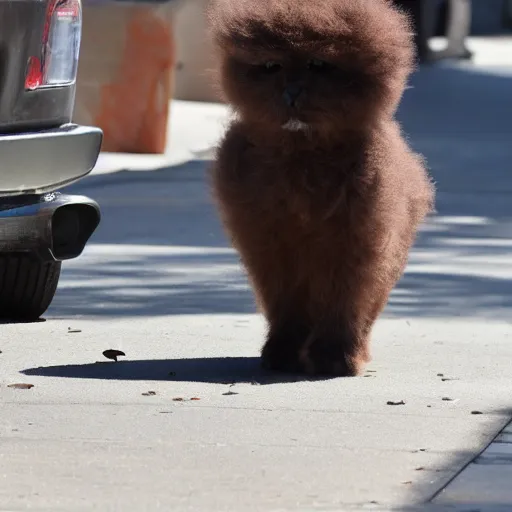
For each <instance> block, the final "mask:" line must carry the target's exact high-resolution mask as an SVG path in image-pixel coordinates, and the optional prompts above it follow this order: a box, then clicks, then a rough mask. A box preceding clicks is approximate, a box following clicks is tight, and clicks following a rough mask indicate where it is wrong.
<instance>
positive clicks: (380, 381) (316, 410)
mask: <svg viewBox="0 0 512 512" xmlns="http://www.w3.org/2000/svg"><path fill="white" fill-rule="evenodd" d="M493 58H494V59H495V60H494V61H493V62H490V61H487V62H483V63H480V64H479V65H478V66H469V67H468V66H467V65H448V64H446V65H442V66H434V67H429V68H424V69H423V70H422V71H421V72H420V73H419V74H418V75H416V76H414V77H413V79H412V81H411V85H412V88H411V89H409V90H408V92H407V93H406V96H405V98H404V102H403V105H402V108H401V110H400V113H399V117H400V119H401V120H402V121H403V123H404V128H405V131H406V132H407V134H408V135H409V137H410V140H411V144H413V146H414V147H415V148H417V149H418V151H421V152H423V153H424V154H425V156H426V157H427V159H428V162H429V165H430V167H431V168H432V173H433V175H434V177H435V179H436V182H437V186H438V202H437V210H438V212H437V214H436V215H435V216H434V217H432V218H431V219H430V220H429V222H428V223H427V224H426V226H425V227H424V229H423V230H422V232H421V234H420V237H419V240H418V243H417V245H416V247H415V250H414V252H413V254H412V255H411V260H410V265H409V267H408V269H407V273H406V275H405V276H404V278H403V280H402V281H401V283H400V285H399V286H398V288H397V289H396V291H395V292H394V294H393V296H392V298H391V300H390V303H389V305H388V308H387V310H386V312H385V315H384V317H383V318H382V319H381V320H380V321H379V323H378V325H377V328H376V331H375V334H374V350H373V356H374V359H373V362H372V363H371V364H370V365H369V367H368V372H367V373H366V374H365V375H364V376H362V377H360V378H355V379H335V380H327V381H317V382H295V381H287V380H286V379H284V378H283V377H279V376H275V375H268V374H265V373H263V372H262V371H261V370H260V368H259V364H258V355H259V349H260V346H261V342H262V340H263V336H264V330H265V326H264V323H263V321H262V320H261V318H260V317H259V316H258V315H256V314H255V309H254V305H253V300H252V297H251V293H250V290H249V288H248V285H247V281H246V279H245V276H244V274H243V272H242V271H241V269H240V266H239V262H238V258H237V256H236V254H235V253H234V252H233V251H232V250H231V249H230V248H229V247H228V245H227V242H226V239H225V237H224V236H223V234H222V231H221V229H220V226H219V223H218V220H217V217H216V215H215V211H214V209H213V207H212V205H211V202H210V199H209V195H208V188H207V184H206V180H205V168H206V166H207V165H208V164H207V161H205V160H207V159H208V158H209V157H211V147H212V145H213V144H214V143H215V141H216V140H217V138H218V136H219V134H220V133H221V130H222V126H223V125H224V124H225V120H226V115H227V114H226V112H225V110H224V108H223V107H222V106H218V105H198V104H185V103H183V102H174V103H173V109H174V110H173V112H174V118H173V120H172V130H171V146H172V148H171V149H172V151H170V152H169V154H168V155H166V156H164V157H159V158H160V160H157V159H156V158H153V160H152V163H151V162H150V161H151V158H148V157H140V158H133V157H126V156H123V155H110V156H111V157H112V158H111V159H110V160H109V155H102V157H106V158H102V161H100V163H99V167H98V169H97V171H96V172H95V173H94V175H93V176H91V177H90V178H88V179H87V180H85V181H83V182H82V183H80V184H78V185H75V186H73V187H70V189H73V190H75V191H80V192H81V193H85V194H87V195H90V196H91V197H94V198H95V199H97V200H98V201H99V203H100V204H101V206H102V210H103V221H102V224H101V227H100V229H99V231H98V232H97V233H96V234H95V235H94V238H93V240H92V241H91V244H90V245H89V247H88V248H87V249H86V251H85V253H84V254H83V256H82V257H80V258H79V259H77V260H75V261H71V262H68V263H66V264H65V265H64V270H63V276H62V281H61V285H60V288H59V291H58V294H57V297H56V299H55V301H54V304H53V305H52V307H51V309H50V311H49V312H48V315H47V316H46V322H41V323H35V324H30V325H4V326H2V337H1V339H0V350H1V351H2V353H1V354H0V400H1V402H0V411H1V414H0V433H1V436H0V475H1V478H0V510H5V511H12V510H51V511H59V510H62V511H81V510H84V511H85V510H101V511H109V510H116V511H117V510H120V511H121V510H122V511H127V510H148V511H153V510H173V511H199V510H200V511H203V510H204V511H230V512H231V511H260V510H265V511H311V510H322V511H345V510H360V509H365V510H366V509H367V510H382V511H384V510H401V511H406V510H410V508H409V507H414V510H418V509H417V508H415V507H419V510H426V509H428V510H430V509H431V508H432V507H433V508H432V509H433V510H436V511H437V510H461V511H462V510H464V511H467V512H469V511H470V510H482V511H498V510H507V511H509V510H511V509H512V494H511V492H510V482H511V481H512V469H511V468H512V464H511V460H512V454H511V453H510V448H509V447H510V444H509V441H510V429H509V430H508V431H503V432H502V434H501V436H500V437H499V438H498V439H497V440H496V441H498V442H496V443H495V444H493V445H492V446H491V447H490V448H489V449H488V450H487V451H486V452H484V453H483V454H482V455H481V456H480V457H478V458H476V459H475V457H477V456H478V455H480V453H481V452H482V450H484V449H485V448H486V447H487V446H488V445H489V444H490V443H491V441H493V440H494V438H495V436H496V435H497V434H498V433H499V432H500V431H502V429H503V428H504V427H505V426H506V425H507V424H508V423H509V421H510V419H511V416H512V393H511V390H512V372H511V371H510V369H511V361H512V338H511V333H512V328H511V325H510V318H511V315H510V313H511V310H512V285H511V284H510V279H511V277H512V236H511V235H512V201H511V199H510V197H511V194H512V174H511V167H512V143H511V142H510V141H511V140H512V101H511V100H510V97H511V96H510V94H511V91H512V66H510V67H507V65H506V64H509V63H506V62H502V61H501V60H499V61H498V59H497V58H495V57H493ZM481 59H484V57H481ZM510 64H512V63H510ZM116 158H117V164H115V165H114V163H113V162H114V160H115V159H116ZM123 158H124V159H125V160H120V159H123ZM157 158H158V157H157ZM166 159H167V160H166ZM169 159H170V160H169ZM109 162H110V164H109ZM120 162H122V163H121V164H120ZM155 163H156V164H157V165H156V166H155ZM169 163H172V164H174V165H173V166H171V167H169ZM102 165H103V168H101V166H102ZM109 165H110V168H109ZM158 166H162V169H161V170H154V169H155V167H158ZM120 168H130V170H129V171H120V172H115V173H113V172H112V171H117V170H118V169H120ZM149 171H151V172H149ZM110 348H112V349H119V350H122V351H123V352H124V353H125V354H126V355H125V356H124V357H120V358H119V362H117V363H115V362H112V361H108V360H107V359H105V358H104V357H103V355H102V352H103V351H104V350H106V349H110ZM13 383H30V384H33V385H34V387H33V388H31V389H13V388H8V387H7V385H9V384H13ZM401 402H404V403H403V404H402V405H388V403H389V404H391V403H392V404H396V403H398V404H400V403H401ZM507 445H508V447H507ZM469 463H470V464H469ZM467 464H469V466H468V467H467V468H466V469H465V470H464V471H462V473H460V475H459V476H458V477H457V478H455V479H454V477H456V476H457V474H458V473H459V472H460V471H461V470H463V469H464V468H465V467H466V465H467ZM447 484H449V485H448V486H447V487H446V485H447ZM443 489H444V490H443ZM442 490H443V491H442ZM440 491H441V492H440ZM432 498H434V501H433V502H431V503H430V505H428V506H427V505H424V503H426V502H430V501H431V500H432Z"/></svg>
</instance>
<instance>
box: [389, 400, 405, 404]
mask: <svg viewBox="0 0 512 512" xmlns="http://www.w3.org/2000/svg"><path fill="white" fill-rule="evenodd" d="M387 405H405V402H404V401H403V400H400V401H399V402H393V401H392V400H390V401H389V402H387Z"/></svg>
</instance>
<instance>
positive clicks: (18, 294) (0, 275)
mask: <svg viewBox="0 0 512 512" xmlns="http://www.w3.org/2000/svg"><path fill="white" fill-rule="evenodd" d="M60 268H61V262H60V261H42V260H40V259H39V258H38V257H37V256H36V255H33V254H30V253H4V254H0V319H2V320H10V321H25V322H30V321H35V320H37V319H38V318H40V316H41V315H42V314H43V313H44V312H45V311H46V310H47V309H48V307H49V306H50V304H51V302H52V300H53V297H54V295H55V292H56V291H57V285H58V284H59V277H60Z"/></svg>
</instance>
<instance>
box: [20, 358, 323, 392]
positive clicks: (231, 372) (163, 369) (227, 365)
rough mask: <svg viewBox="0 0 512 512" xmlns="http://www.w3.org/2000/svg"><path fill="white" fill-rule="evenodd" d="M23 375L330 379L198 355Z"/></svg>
mask: <svg viewBox="0 0 512 512" xmlns="http://www.w3.org/2000/svg"><path fill="white" fill-rule="evenodd" d="M21 373H23V374H24V375H37V376H43V377H63V378H72V379H102V380H126V381H128V380H144V381H171V382H172V381H175V382H204V383H216V384H232V383H236V382H252V383H257V384H262V385H265V384H283V383H290V382H300V381H315V380H328V379H329V377H324V378H320V379H319V378H311V377H307V376H304V375H295V374H284V373H274V372H269V371H266V370H264V369H263V368H262V367H261V363H260V358H258V357H198V358H191V359H148V360H137V361H118V362H103V361H101V362H96V363H89V364H76V365H60V366H41V367H38V368H29V369H26V370H23V371H22V372H21Z"/></svg>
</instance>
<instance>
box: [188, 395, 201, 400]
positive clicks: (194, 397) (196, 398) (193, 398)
mask: <svg viewBox="0 0 512 512" xmlns="http://www.w3.org/2000/svg"><path fill="white" fill-rule="evenodd" d="M190 400H201V399H200V398H198V397H197V396H193V397H192V398H191V399H190Z"/></svg>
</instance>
